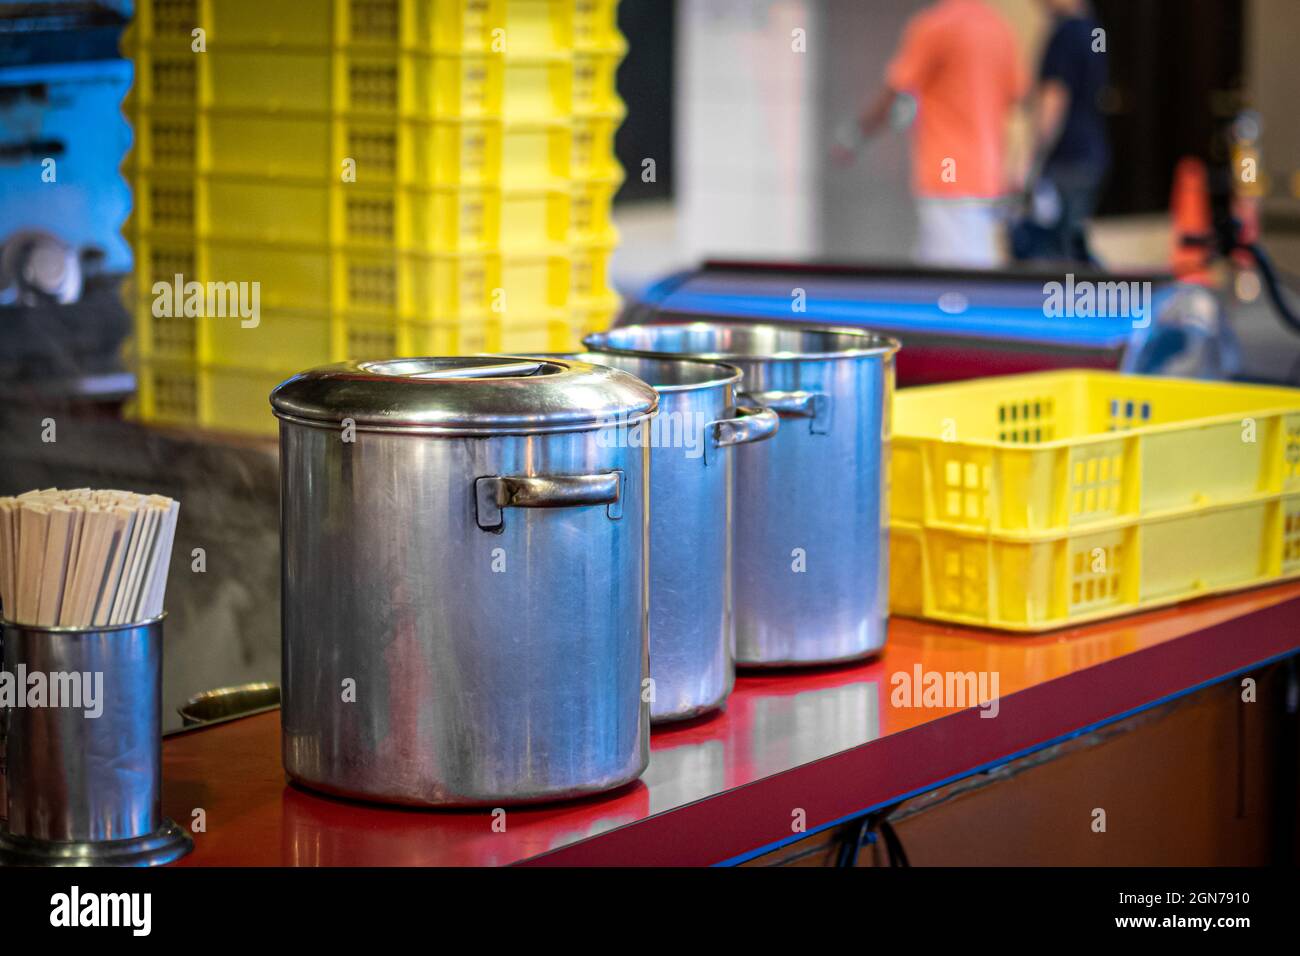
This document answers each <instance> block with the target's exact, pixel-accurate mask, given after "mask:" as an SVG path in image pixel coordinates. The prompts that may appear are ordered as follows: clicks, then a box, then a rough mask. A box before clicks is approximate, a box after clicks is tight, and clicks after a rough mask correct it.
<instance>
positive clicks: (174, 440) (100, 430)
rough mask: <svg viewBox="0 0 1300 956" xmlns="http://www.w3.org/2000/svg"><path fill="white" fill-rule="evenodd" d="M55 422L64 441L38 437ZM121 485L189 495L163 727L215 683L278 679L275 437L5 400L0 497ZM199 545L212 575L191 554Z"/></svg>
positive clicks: (180, 527) (178, 557)
mask: <svg viewBox="0 0 1300 956" xmlns="http://www.w3.org/2000/svg"><path fill="white" fill-rule="evenodd" d="M46 417H51V418H53V419H54V420H55V427H56V431H55V436H56V439H57V440H56V441H54V442H51V443H46V442H42V441H41V430H42V426H41V421H42V419H44V418H46ZM49 487H59V488H79V487H91V488H120V489H123V490H127V491H136V492H143V493H157V494H163V495H169V496H171V497H173V498H176V499H177V500H179V501H180V503H181V507H180V514H179V517H178V522H177V528H176V541H175V544H174V546H173V550H172V562H171V569H170V572H169V574H168V577H167V599H166V609H167V620H166V623H165V625H164V650H163V727H164V729H170V728H173V727H178V726H180V718H179V717H177V716H176V708H177V707H179V706H180V705H181V704H182V703H183V702H184V701H185V700H186V699H187V698H188V697H190V696H191V695H193V694H196V693H199V692H200V691H204V690H211V689H212V688H215V687H223V686H228V685H230V684H240V683H245V682H247V681H277V682H278V681H279V679H280V537H279V536H280V523H279V522H280V511H279V507H280V497H279V458H278V454H277V450H276V446H275V443H274V441H268V440H250V439H243V440H240V439H223V438H219V437H217V436H211V435H204V434H202V433H195V434H193V435H190V434H186V433H183V432H174V431H166V430H157V429H152V428H146V427H143V426H140V425H135V424H133V423H128V422H121V421H117V420H115V419H114V418H113V417H111V416H107V415H94V414H90V413H88V412H87V411H85V410H83V411H81V412H77V411H73V410H71V409H59V408H51V407H49V406H47V405H26V404H23V403H20V402H19V403H15V402H12V401H6V402H4V403H0V495H10V494H17V493H19V492H23V491H27V490H28V489H31V488H49ZM195 548H202V549H203V551H204V558H205V563H206V570H205V571H202V572H199V571H196V570H194V560H193V558H192V557H191V554H192V552H193V551H194V549H195Z"/></svg>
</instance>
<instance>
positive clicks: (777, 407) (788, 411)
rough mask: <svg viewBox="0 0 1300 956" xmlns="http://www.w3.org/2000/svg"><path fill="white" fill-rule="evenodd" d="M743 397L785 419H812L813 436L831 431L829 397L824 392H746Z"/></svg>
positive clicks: (811, 429)
mask: <svg viewBox="0 0 1300 956" xmlns="http://www.w3.org/2000/svg"><path fill="white" fill-rule="evenodd" d="M744 397H745V400H746V401H748V402H751V403H752V404H754V405H762V406H764V407H766V408H770V409H771V410H772V411H774V412H777V413H778V414H780V415H783V416H785V417H787V418H810V419H812V422H811V425H810V429H809V430H810V431H811V432H812V433H813V434H814V435H826V434H828V433H829V432H830V430H831V397H830V396H829V395H827V394H826V393H825V392H803V391H798V392H775V391H774V392H746V393H745V396H744Z"/></svg>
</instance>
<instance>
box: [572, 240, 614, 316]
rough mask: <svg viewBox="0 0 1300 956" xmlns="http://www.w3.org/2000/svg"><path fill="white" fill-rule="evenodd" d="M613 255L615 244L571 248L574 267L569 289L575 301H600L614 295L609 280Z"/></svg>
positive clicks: (581, 245) (580, 245)
mask: <svg viewBox="0 0 1300 956" xmlns="http://www.w3.org/2000/svg"><path fill="white" fill-rule="evenodd" d="M613 254H614V246H613V244H609V245H583V244H578V245H574V246H572V247H571V252H570V255H571V258H572V262H573V265H572V274H571V281H570V286H569V289H570V293H571V295H572V296H573V298H574V300H577V301H579V302H580V301H583V300H587V301H591V300H600V299H606V298H608V297H609V296H610V295H612V294H613V285H612V284H611V283H610V279H609V262H610V258H611V257H612V256H613ZM575 304H576V302H575Z"/></svg>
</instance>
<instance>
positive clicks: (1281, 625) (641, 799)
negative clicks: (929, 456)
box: [163, 584, 1300, 866]
mask: <svg viewBox="0 0 1300 956" xmlns="http://www.w3.org/2000/svg"><path fill="white" fill-rule="evenodd" d="M1297 651H1300V584H1291V585H1284V586H1280V587H1275V588H1269V589H1263V590H1256V591H1250V592H1246V593H1243V594H1237V595H1232V596H1228V597H1223V598H1215V599H1210V600H1205V601H1197V602H1191V603H1188V604H1184V605H1181V606H1178V607H1174V608H1168V609H1164V610H1160V611H1154V612H1151V613H1148V614H1143V615H1136V616H1132V617H1127V618H1120V619H1118V620H1114V621H1108V622H1103V623H1100V624H1094V625H1090V626H1086V627H1079V628H1073V629H1068V630H1062V631H1057V632H1053V633H1052V634H1048V635H1042V636H1038V637H1011V636H1004V635H999V634H995V633H993V632H987V631H979V630H973V629H967V628H959V627H951V626H946V625H941V624H934V623H929V622H923V621H914V620H908V619H901V618H895V619H894V620H892V621H891V622H890V637H889V645H888V648H887V650H886V652H885V654H884V655H883V657H881V658H880V659H878V660H876V661H873V662H870V663H867V664H861V665H857V666H851V667H842V668H833V669H822V670H815V671H786V672H781V673H763V674H759V675H742V676H741V677H740V679H739V680H738V681H737V683H736V690H735V693H734V694H733V695H732V698H731V700H730V703H729V704H728V707H727V710H726V712H725V713H723V714H721V715H718V716H716V717H713V718H704V719H701V720H697V721H694V722H691V723H689V724H685V725H681V726H677V727H674V728H672V729H668V730H663V731H658V732H656V733H655V734H654V736H653V739H652V750H653V754H652V758H651V762H650V768H649V770H648V771H647V772H646V774H645V776H644V777H643V778H642V779H641V780H640V781H638V782H637V783H635V784H633V785H631V786H629V787H627V788H624V789H623V790H622V791H619V792H617V793H614V794H611V795H606V796H604V797H597V798H591V799H588V800H584V801H581V802H576V803H568V804H561V805H557V806H553V807H543V808H534V809H512V810H509V811H508V813H507V814H506V816H505V818H504V823H505V829H504V832H499V831H500V823H499V822H498V824H497V827H496V828H495V829H494V827H493V823H494V819H495V818H494V817H493V816H492V814H491V813H489V812H486V811H482V810H475V811H423V810H408V809H397V808H389V807H382V806H372V805H367V804H362V803H354V802H349V801H345V800H338V799H332V798H329V797H324V796H319V795H316V794H314V793H311V792H310V791H307V790H302V789H299V788H297V787H293V786H290V785H288V784H287V783H286V781H285V777H284V772H283V770H282V768H281V766H280V734H279V713H278V712H274V713H268V714H262V715H259V716H255V717H249V718H245V719H242V720H236V721H232V722H230V723H226V724H220V725H217V726H213V727H209V728H206V729H200V730H195V731H189V732H185V733H181V734H177V735H175V736H171V737H168V738H167V739H166V740H165V741H164V744H163V763H164V810H165V812H166V813H167V814H168V815H169V816H171V817H172V818H173V819H175V820H176V821H177V822H179V823H181V824H182V825H186V824H187V823H189V822H191V821H192V820H193V819H194V810H195V809H196V808H202V810H203V811H204V814H203V819H204V823H205V826H206V830H205V831H204V832H198V833H195V834H194V836H195V844H196V846H195V851H194V853H193V854H191V855H190V856H189V857H187V858H185V859H184V860H182V861H181V864H180V865H188V866H202V865H213V866H222V865H243V866H279V865H285V866H341V865H381V866H394V865H399V866H400V865H412V866H416V865H418V866H424V865H500V864H508V863H519V862H530V863H541V864H548V863H550V864H586V863H592V864H614V865H618V864H711V863H721V862H735V861H737V860H740V859H744V858H746V857H748V856H752V855H756V854H757V853H759V852H763V851H766V850H770V849H773V848H774V847H776V846H779V845H780V844H782V843H785V842H789V841H791V840H793V839H798V838H801V837H803V836H806V834H807V833H811V832H814V831H815V830H817V829H820V828H824V827H826V826H830V825H833V824H835V823H837V822H840V821H842V820H844V819H847V818H850V817H852V816H855V815H858V814H860V813H863V812H865V811H866V810H869V809H872V808H875V807H878V806H882V805H885V804H888V803H892V802H894V801H896V800H898V799H900V798H902V797H904V796H908V795H911V794H914V793H919V792H923V791H925V790H927V789H931V788H933V787H935V786H938V785H940V784H943V783H946V782H948V781H951V780H953V779H956V778H958V777H961V776H964V775H967V774H970V773H973V772H977V771H980V770H982V769H986V768H988V767H990V766H994V765H996V764H998V763H1001V762H1004V761H1006V760H1007V759H1010V758H1012V757H1014V756H1018V755H1020V754H1023V753H1026V752H1028V751H1032V750H1034V749H1037V748H1039V747H1043V746H1047V745H1049V744H1051V743H1053V742H1055V741H1058V740H1060V739H1062V738H1064V737H1068V736H1071V735H1073V734H1075V733H1078V732H1079V731H1081V730H1084V729H1087V728H1089V727H1092V726H1095V725H1097V724H1098V723H1103V722H1106V721H1109V720H1113V719H1115V718H1118V717H1121V716H1124V715H1126V714H1129V713H1132V712H1133V711H1135V710H1140V709H1142V708H1144V707H1149V706H1152V705H1154V704H1156V703H1159V702H1161V701H1163V700H1166V699H1168V698H1170V697H1173V696H1177V695H1179V694H1183V693H1187V692H1189V691H1191V690H1193V689H1195V688H1197V687H1200V686H1203V685H1205V684H1207V683H1212V682H1214V681H1216V680H1221V679H1224V678H1225V677H1227V676H1229V675H1232V674H1234V673H1237V672H1241V671H1244V670H1247V669H1249V668H1251V667H1252V666H1254V665H1257V664H1259V663H1262V662H1264V661H1270V660H1275V659H1277V658H1279V657H1283V656H1286V655H1289V654H1294V653H1296V652H1297ZM918 665H919V666H920V667H921V668H922V670H923V671H924V672H933V671H940V672H946V671H959V672H966V671H976V672H980V671H984V672H990V673H996V674H997V677H998V691H999V695H1000V696H999V700H998V714H997V717H996V718H995V719H987V718H983V717H981V716H980V712H979V710H978V709H976V708H964V709H963V708H948V709H938V708H914V707H900V706H894V704H893V703H892V702H891V690H892V686H891V683H890V678H891V676H892V675H894V674H896V673H898V672H907V673H914V668H915V667H916V666H918ZM800 815H802V817H803V818H805V819H806V832H794V831H793V830H792V820H794V819H797V818H798V817H799V816H800Z"/></svg>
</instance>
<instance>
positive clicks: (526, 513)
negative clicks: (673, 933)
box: [271, 356, 658, 806]
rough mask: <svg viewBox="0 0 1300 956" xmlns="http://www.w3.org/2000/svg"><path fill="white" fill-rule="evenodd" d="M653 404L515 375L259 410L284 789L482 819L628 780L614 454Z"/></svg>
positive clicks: (341, 370) (579, 381)
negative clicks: (268, 471) (466, 809)
mask: <svg viewBox="0 0 1300 956" xmlns="http://www.w3.org/2000/svg"><path fill="white" fill-rule="evenodd" d="M657 401H658V399H657V396H656V394H655V392H654V390H653V389H651V388H650V387H649V386H647V385H646V384H645V383H643V382H641V381H638V380H637V379H635V378H633V377H632V376H630V375H626V374H625V373H622V372H619V371H616V370H614V369H610V368H605V367H601V366H597V365H589V364H586V363H582V362H574V361H565V360H562V359H545V360H542V359H520V358H511V357H505V356H492V357H488V356H483V357H475V358H445V359H444V358H438V359H404V360H394V361H389V362H365V363H344V364H340V365H334V366H329V367H326V368H322V369H316V370H313V371H310V372H306V373H303V374H301V375H298V376H296V377H294V378H292V379H290V380H289V381H287V382H285V383H283V384H282V385H280V386H279V387H278V388H277V389H276V390H275V391H274V392H273V393H272V396H271V404H272V406H273V408H274V410H275V413H276V415H278V416H279V418H280V455H281V535H282V549H283V554H282V562H283V566H282V574H283V580H282V592H283V602H282V605H283V607H282V614H283V631H284V635H283V663H282V674H281V681H282V684H283V704H282V717H281V719H282V723H283V747H284V753H283V757H284V765H285V768H286V770H287V771H288V773H289V775H290V777H291V778H293V779H294V780H296V781H299V782H301V783H304V784H307V785H309V786H311V787H315V788H317V789H320V790H325V791H328V792H331V793H337V794H343V795H347V796H353V797H361V798H366V799H373V800H381V801H387V802H394V803H406V804H418V805H430V806H474V805H490V806H496V805H505V804H514V803H527V802H534V801H540V800H551V799H559V798H565V797H572V796H577V795H580V794H585V793H593V792H597V791H602V790H607V789H610V788H612V787H617V786H619V785H620V784H624V783H627V782H629V781H631V780H634V779H635V778H636V777H638V776H639V775H640V774H641V772H642V771H643V770H644V769H645V767H646V764H647V761H648V759H649V719H648V718H649V714H648V707H647V706H646V703H645V701H644V700H643V694H644V690H645V683H644V682H645V681H646V680H647V679H648V673H647V670H648V668H647V659H646V657H647V653H646V652H647V646H646V640H647V635H646V630H647V620H646V615H647V606H646V597H647V595H646V591H647V587H646V575H647V567H646V565H647V544H648V542H647V535H646V530H647V521H648V514H647V509H646V483H647V480H648V478H647V468H648V462H649V459H648V455H647V454H646V449H644V448H643V447H640V446H639V445H638V444H636V443H634V442H629V441H627V440H626V432H627V430H629V429H634V428H636V427H638V426H639V424H640V423H641V422H643V421H644V420H645V419H647V418H649V417H651V416H653V414H654V413H655V410H656V407H657ZM349 439H351V440H349Z"/></svg>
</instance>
